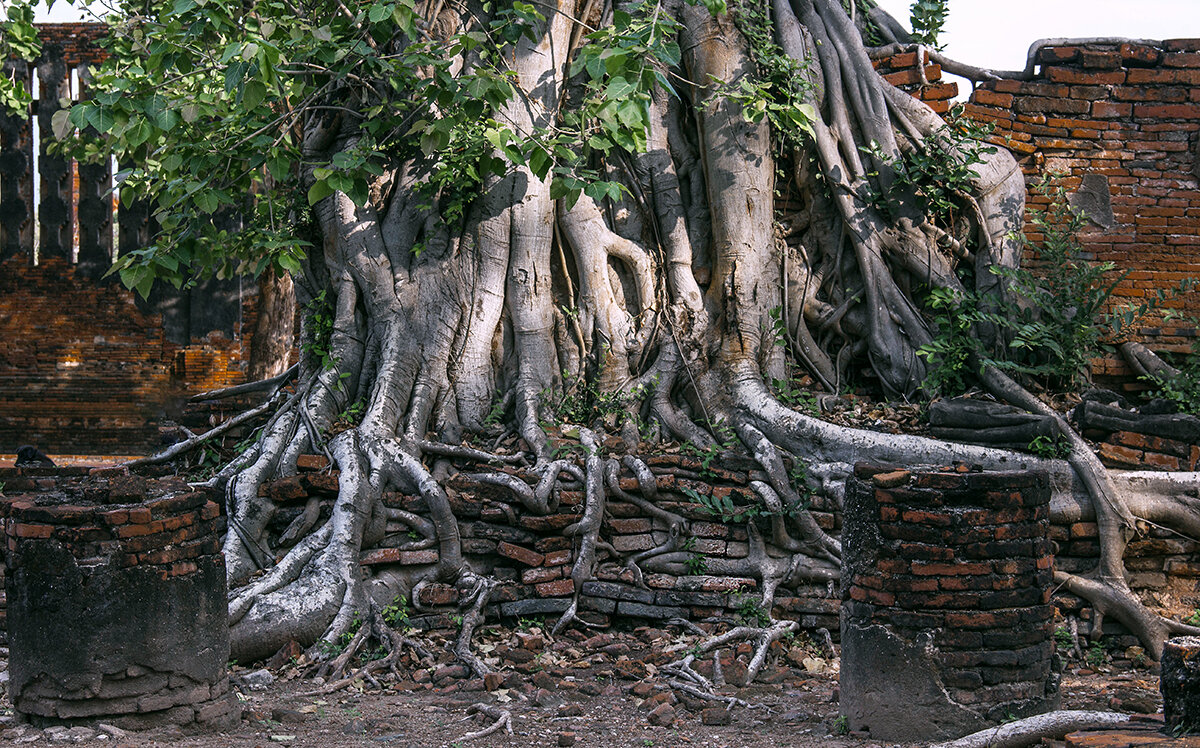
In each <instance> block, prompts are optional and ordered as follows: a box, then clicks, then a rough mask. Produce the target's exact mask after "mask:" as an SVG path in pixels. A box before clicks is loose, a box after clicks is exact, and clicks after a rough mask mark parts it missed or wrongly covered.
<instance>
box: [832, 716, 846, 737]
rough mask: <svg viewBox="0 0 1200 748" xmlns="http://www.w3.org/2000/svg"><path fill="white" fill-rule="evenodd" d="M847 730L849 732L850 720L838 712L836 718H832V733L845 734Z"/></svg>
mask: <svg viewBox="0 0 1200 748" xmlns="http://www.w3.org/2000/svg"><path fill="white" fill-rule="evenodd" d="M849 732H850V720H849V719H847V718H846V715H844V714H839V715H838V716H837V718H836V719H834V720H833V734H834V735H845V734H847V733H849Z"/></svg>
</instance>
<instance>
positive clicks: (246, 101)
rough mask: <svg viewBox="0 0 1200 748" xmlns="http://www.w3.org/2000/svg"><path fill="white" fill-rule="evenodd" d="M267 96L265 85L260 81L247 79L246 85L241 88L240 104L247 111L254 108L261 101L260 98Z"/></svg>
mask: <svg viewBox="0 0 1200 748" xmlns="http://www.w3.org/2000/svg"><path fill="white" fill-rule="evenodd" d="M266 96H267V86H266V84H265V83H263V82H262V81H258V80H252V81H247V82H246V86H245V88H244V89H242V106H244V107H245V108H246V110H247V111H249V110H251V109H254V107H256V106H258V105H259V104H260V103H262V100H263V99H264V98H266Z"/></svg>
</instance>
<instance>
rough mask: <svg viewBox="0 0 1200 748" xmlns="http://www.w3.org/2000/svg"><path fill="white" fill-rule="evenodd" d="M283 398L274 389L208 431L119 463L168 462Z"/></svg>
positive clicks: (274, 406)
mask: <svg viewBox="0 0 1200 748" xmlns="http://www.w3.org/2000/svg"><path fill="white" fill-rule="evenodd" d="M283 399H284V394H283V393H282V392H279V391H276V392H275V393H274V394H273V395H271V397H270V398H268V399H267V400H266V402H264V403H262V404H260V405H256V406H254V407H253V408H251V409H249V410H247V411H244V412H242V413H239V414H237V415H236V416H234V417H233V418H230V419H229V420H228V421H225V422H224V423H222V424H221V425H219V426H214V427H213V428H211V429H209V430H208V431H205V432H204V433H203V434H193V435H192V436H190V437H188V438H187V439H184V440H183V441H181V442H176V443H174V444H172V445H171V446H170V447H168V448H166V449H164V450H163V451H161V452H158V453H157V454H153V455H150V456H149V457H139V458H138V459H136V460H130V461H128V462H124V463H121V465H122V466H123V467H127V468H133V467H140V466H142V465H159V464H162V463H164V462H170V461H171V460H173V459H175V458H176V457H179V456H180V455H182V454H186V453H187V452H190V451H191V450H193V449H195V448H196V447H199V446H200V445H201V444H204V443H205V442H209V441H212V440H213V439H216V438H217V437H218V436H221V435H222V434H224V433H226V432H227V431H230V430H231V429H234V428H237V427H238V426H241V425H242V424H243V423H248V422H250V421H253V420H254V419H256V418H261V417H262V416H264V415H266V414H267V413H271V412H273V411H274V410H276V409H277V408H278V407H279V404H280V403H281V402H283Z"/></svg>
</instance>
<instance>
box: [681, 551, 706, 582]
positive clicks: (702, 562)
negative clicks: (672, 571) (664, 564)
mask: <svg viewBox="0 0 1200 748" xmlns="http://www.w3.org/2000/svg"><path fill="white" fill-rule="evenodd" d="M683 565H684V566H685V567H687V572H688V574H689V575H691V576H693V577H698V576H702V575H704V574H706V573H708V559H707V558H705V557H704V556H701V555H700V554H699V553H693V554H692V555H690V556H688V557H687V560H686V561H684V562H683Z"/></svg>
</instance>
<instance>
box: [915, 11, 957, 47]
mask: <svg viewBox="0 0 1200 748" xmlns="http://www.w3.org/2000/svg"><path fill="white" fill-rule="evenodd" d="M948 6H949V0H914V2H913V4H912V5H911V6H910V8H909V14H910V15H909V19H910V21H911V23H912V37H913V41H915V42H917V43H918V44H925V45H928V46H930V47H933V48H934V49H938V50H940V49H942V48H943V47H944V46H945V45H943V44H941V43H940V42H939V41H938V35H939V34H941V33H942V27H944V26H945V25H946V14H947V11H948V10H949V8H948Z"/></svg>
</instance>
